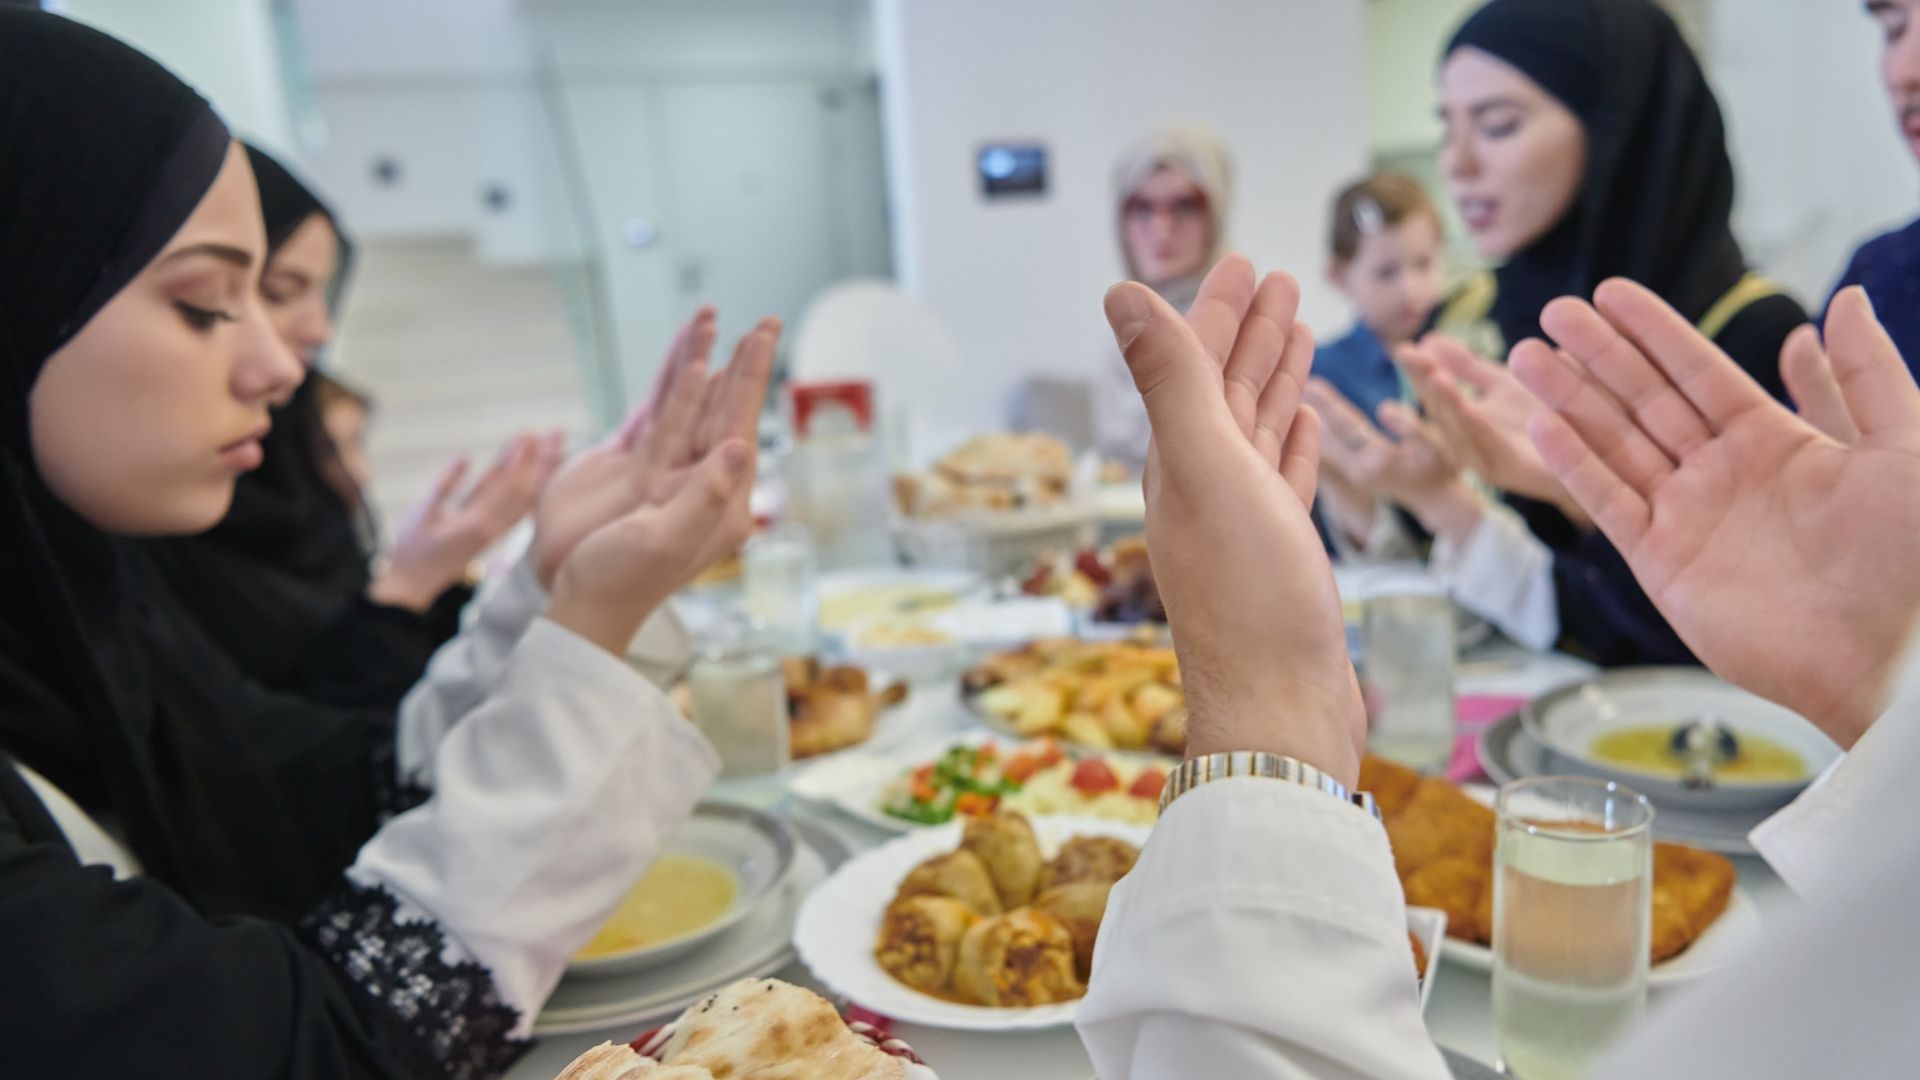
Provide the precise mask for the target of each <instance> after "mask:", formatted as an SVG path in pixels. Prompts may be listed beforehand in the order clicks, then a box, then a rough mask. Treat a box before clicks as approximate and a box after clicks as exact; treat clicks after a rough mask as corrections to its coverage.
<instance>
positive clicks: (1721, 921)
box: [1441, 885, 1760, 989]
mask: <svg viewBox="0 0 1920 1080" xmlns="http://www.w3.org/2000/svg"><path fill="white" fill-rule="evenodd" d="M1759 940H1760V909H1759V908H1758V907H1756V906H1755V905H1754V902H1753V898H1752V897H1750V896H1748V895H1747V893H1746V890H1744V889H1742V888H1740V887H1739V886H1738V885H1736V886H1734V888H1733V896H1732V897H1731V898H1730V899H1729V900H1728V901H1727V910H1725V911H1723V912H1721V913H1720V917H1719V918H1718V919H1715V920H1714V922H1713V925H1712V926H1709V927H1707V932H1706V933H1704V934H1701V935H1700V937H1699V939H1698V940H1696V941H1695V942H1694V943H1693V944H1692V945H1690V946H1688V947H1687V951H1686V952H1683V953H1681V954H1680V955H1679V956H1676V957H1673V958H1672V959H1670V960H1667V961H1665V962H1663V963H1659V964H1655V965H1653V968H1652V969H1651V970H1649V971H1648V972H1647V985H1648V986H1651V987H1654V988H1655V989H1660V988H1664V987H1670V986H1679V985H1682V984H1684V983H1690V982H1693V981H1694V980H1695V979H1699V978H1703V977H1705V976H1707V975H1711V974H1713V973H1714V972H1716V971H1718V970H1720V969H1721V968H1723V967H1725V966H1727V965H1728V964H1730V963H1732V962H1733V961H1735V960H1738V959H1739V958H1740V957H1741V956H1744V955H1745V954H1746V953H1747V952H1748V951H1749V950H1751V949H1752V948H1753V947H1754V946H1755V944H1756V943H1757V942H1758V941H1759ZM1441 952H1442V955H1444V956H1445V957H1446V958H1447V959H1448V960H1451V961H1453V962H1454V963H1456V964H1459V965H1460V966H1461V967H1469V968H1472V969H1474V970H1475V971H1492V970H1493V950H1492V949H1490V948H1488V947H1486V946H1485V945H1480V944H1477V943H1475V942H1471V941H1461V940H1460V939H1459V938H1448V939H1447V940H1446V944H1445V945H1443V946H1441Z"/></svg>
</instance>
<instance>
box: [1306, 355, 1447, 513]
mask: <svg viewBox="0 0 1920 1080" xmlns="http://www.w3.org/2000/svg"><path fill="white" fill-rule="evenodd" d="M1307 401H1308V402H1309V403H1310V404H1311V405H1312V406H1313V407H1314V409H1315V410H1317V411H1318V412H1319V413H1320V415H1321V416H1322V417H1323V418H1324V419H1325V421H1326V425H1327V439H1326V446H1325V448H1324V449H1323V451H1322V456H1323V460H1324V461H1325V463H1326V464H1327V465H1328V466H1329V467H1330V468H1332V470H1333V471H1334V472H1336V473H1338V474H1339V476H1340V477H1341V478H1342V479H1344V480H1345V481H1346V482H1347V483H1349V484H1351V485H1353V486H1354V487H1358V488H1360V489H1362V490H1364V491H1366V492H1368V493H1369V494H1371V495H1374V496H1376V497H1379V498H1383V499H1391V500H1393V501H1395V502H1400V503H1410V502H1416V501H1418V500H1419V499H1420V497H1421V496H1422V495H1423V494H1425V493H1427V492H1429V491H1432V490H1433V489H1435V488H1437V487H1441V486H1444V485H1445V484H1447V483H1449V482H1450V481H1452V479H1453V478H1454V477H1455V476H1456V475H1458V473H1459V467H1458V466H1457V465H1455V464H1454V462H1453V461H1452V460H1451V459H1450V458H1448V457H1447V455H1446V453H1445V452H1444V451H1442V450H1441V449H1440V446H1439V444H1438V443H1437V441H1436V439H1435V436H1434V434H1433V432H1432V431H1431V430H1430V429H1429V428H1428V427H1427V426H1426V425H1424V424H1422V423H1421V422H1420V420H1419V418H1418V417H1416V416H1414V414H1413V411H1412V410H1411V409H1408V408H1407V407H1406V406H1404V405H1402V404H1400V403H1399V402H1388V403H1386V404H1385V405H1382V406H1381V408H1380V412H1381V420H1382V422H1383V423H1386V424H1387V426H1388V427H1389V428H1390V429H1392V430H1393V433H1394V434H1395V435H1397V436H1399V439H1398V441H1395V440H1394V439H1391V438H1388V437H1387V435H1386V433H1384V432H1382V431H1381V430H1380V428H1378V427H1376V426H1374V424H1373V422H1372V421H1371V420H1368V419H1367V416H1366V414H1365V413H1363V412H1361V411H1360V410H1359V409H1358V408H1356V407H1355V406H1354V405H1353V403H1352V402H1350V401H1348V400H1347V399H1346V397H1345V396H1343V395H1342V394H1341V393H1340V391H1338V390H1336V389H1334V387H1333V385H1332V384H1331V383H1328V382H1326V381H1324V380H1321V379H1314V380H1312V382H1311V383H1310V384H1309V386H1308V388H1307Z"/></svg>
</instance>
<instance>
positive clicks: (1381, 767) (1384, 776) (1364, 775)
mask: <svg viewBox="0 0 1920 1080" xmlns="http://www.w3.org/2000/svg"><path fill="white" fill-rule="evenodd" d="M1419 786H1420V774H1419V773H1417V772H1414V771H1413V770H1412V769H1409V768H1407V767H1406V766H1405V765H1402V764H1400V763H1399V762H1395V761H1388V760H1387V759H1386V758H1382V757H1374V756H1373V755H1371V754H1369V755H1367V756H1366V757H1363V758H1361V759H1360V790H1361V791H1365V792H1370V793H1372V795H1373V801H1374V804H1375V805H1377V806H1379V807H1380V817H1381V820H1383V821H1391V820H1393V818H1394V817H1395V816H1397V815H1398V814H1399V813H1400V811H1402V810H1404V809H1406V807H1407V804H1408V803H1409V802H1412V801H1413V793H1414V790H1415V789H1416V788H1418V787H1419Z"/></svg>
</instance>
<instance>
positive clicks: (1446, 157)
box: [1440, 136, 1480, 180]
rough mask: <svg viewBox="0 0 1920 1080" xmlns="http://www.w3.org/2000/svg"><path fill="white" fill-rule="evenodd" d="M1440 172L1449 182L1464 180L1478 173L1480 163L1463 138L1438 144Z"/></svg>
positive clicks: (1451, 139)
mask: <svg viewBox="0 0 1920 1080" xmlns="http://www.w3.org/2000/svg"><path fill="white" fill-rule="evenodd" d="M1440 172H1441V175H1443V176H1445V177H1446V178H1447V179H1449V180H1466V179H1469V178H1471V177H1473V176H1475V175H1477V174H1478V173H1479V172H1480V161H1479V159H1478V158H1476V157H1475V156H1474V154H1473V149H1472V148H1471V147H1470V146H1468V145H1467V140H1466V138H1465V137H1463V136H1456V137H1451V138H1448V139H1447V140H1446V141H1445V142H1443V143H1441V144H1440Z"/></svg>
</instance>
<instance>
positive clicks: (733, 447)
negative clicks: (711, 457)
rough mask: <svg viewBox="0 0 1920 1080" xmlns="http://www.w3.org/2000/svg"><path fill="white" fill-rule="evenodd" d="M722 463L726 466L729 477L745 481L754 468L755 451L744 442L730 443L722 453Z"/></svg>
mask: <svg viewBox="0 0 1920 1080" xmlns="http://www.w3.org/2000/svg"><path fill="white" fill-rule="evenodd" d="M720 463H721V464H722V465H725V466H726V468H727V475H728V476H731V477H733V478H734V479H735V480H740V479H744V478H745V477H746V475H747V470H749V469H751V468H752V467H753V450H752V449H751V448H750V447H748V446H747V444H746V443H743V442H734V443H728V444H727V445H726V446H725V447H724V448H723V449H722V450H721V451H720Z"/></svg>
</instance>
